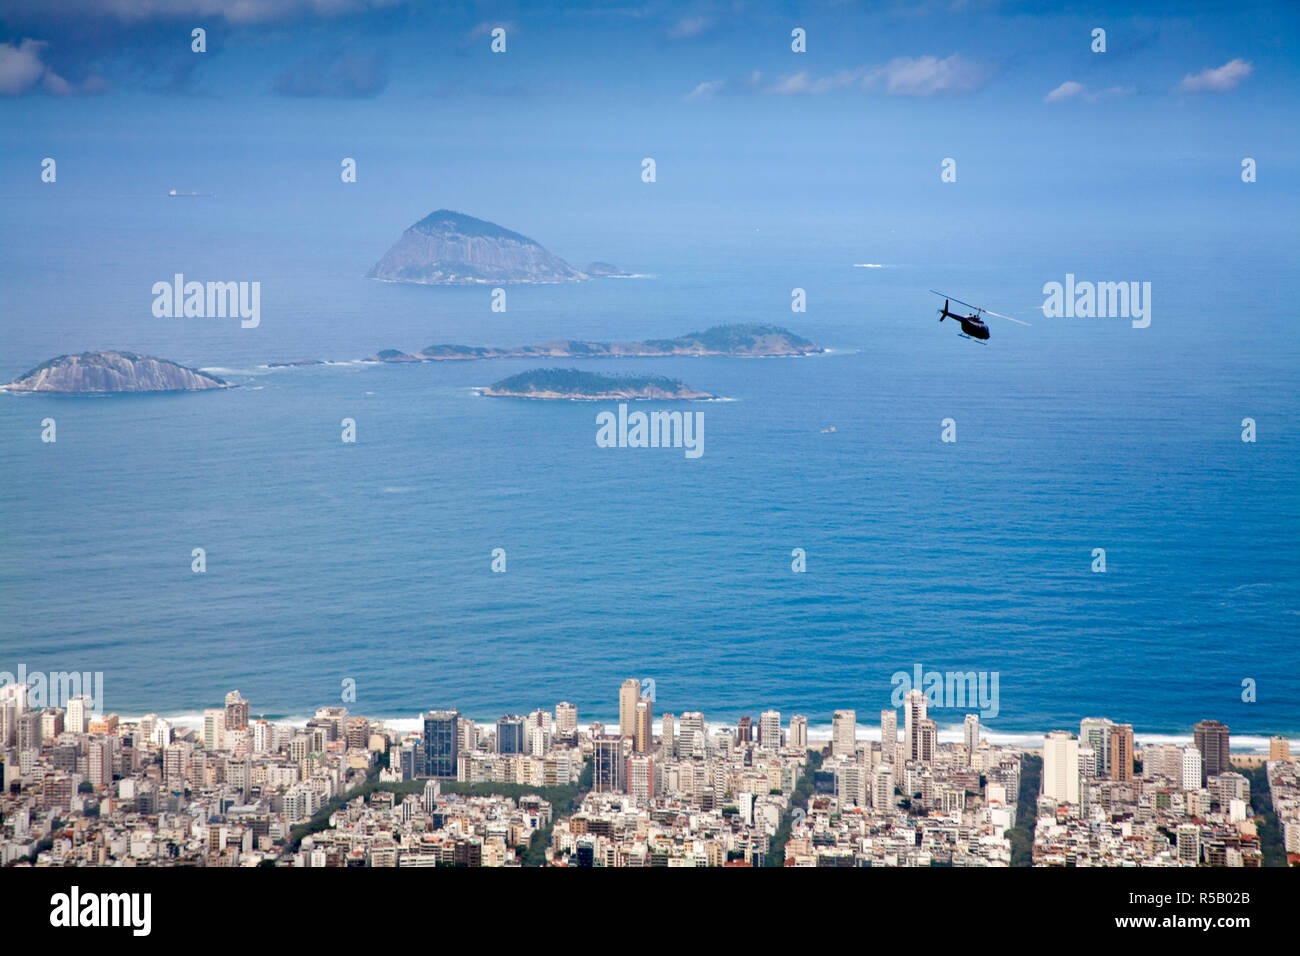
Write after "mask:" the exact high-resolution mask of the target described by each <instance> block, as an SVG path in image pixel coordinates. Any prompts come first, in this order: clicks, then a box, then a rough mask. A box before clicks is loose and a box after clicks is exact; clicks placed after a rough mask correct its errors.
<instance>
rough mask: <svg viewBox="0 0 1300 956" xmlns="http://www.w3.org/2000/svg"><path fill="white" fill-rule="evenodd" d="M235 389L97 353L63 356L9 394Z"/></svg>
mask: <svg viewBox="0 0 1300 956" xmlns="http://www.w3.org/2000/svg"><path fill="white" fill-rule="evenodd" d="M234 387H235V386H234V385H232V384H230V383H229V382H226V381H224V380H223V379H219V378H217V377H216V376H215V375H209V374H207V373H206V372H200V371H199V370H198V369H193V368H188V367H186V366H184V365H177V364H176V363H175V362H169V361H167V360H166V359H160V358H154V357H153V356H151V355H136V354H135V353H134V352H118V351H111V350H105V351H97V352H82V353H81V354H80V355H60V356H58V357H57V358H52V359H50V360H49V361H48V362H46V363H44V364H43V365H38V366H37V367H36V368H34V369H32V370H31V371H30V372H28V373H27V374H25V375H20V376H19V377H18V378H16V379H14V380H13V381H12V382H10V383H9V384H8V385H5V386H0V388H3V389H4V390H5V391H9V392H61V393H74V394H99V393H109V392H194V391H201V390H205V389H211V388H234Z"/></svg>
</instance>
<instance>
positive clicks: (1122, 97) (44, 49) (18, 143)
mask: <svg viewBox="0 0 1300 956" xmlns="http://www.w3.org/2000/svg"><path fill="white" fill-rule="evenodd" d="M1298 25H1300V5H1297V4H1294V3H1275V4H1268V3H1240V2H1238V3H1205V2H1199V3H1198V2H1180V3H1167V4H1165V3H1146V4H1140V5H1131V6H1117V5H1106V4H1078V5H1076V4H1069V3H1066V4H1058V3H994V2H978V0H970V2H965V3H948V2H944V3H925V2H921V3H912V2H900V3H883V4H875V3H873V4H854V3H831V2H827V3H810V4H759V3H672V4H669V3H648V4H637V3H608V4H578V5H554V4H524V3H501V4H493V3H482V4H451V5H441V4H439V5H435V4H419V3H405V2H400V0H371V2H364V0H243V2H238V3H227V4H222V3H217V2H215V0H147V2H128V0H107V2H104V0H48V2H44V3H30V4H28V3H6V4H4V6H3V13H0V121H2V122H3V123H4V127H5V129H6V131H7V132H6V136H5V138H4V142H3V144H0V174H3V176H4V178H5V179H6V180H7V181H9V182H21V183H23V184H24V188H26V187H27V185H28V184H29V180H32V178H33V177H32V176H31V170H32V169H34V166H33V165H32V164H33V163H35V162H39V158H40V157H41V156H45V155H55V156H58V157H59V158H60V160H61V168H60V181H61V182H63V183H65V184H66V185H68V186H69V187H70V188H73V189H75V188H78V187H84V188H93V189H97V190H98V189H103V188H105V187H106V186H107V185H108V184H117V185H118V186H122V185H124V184H129V183H138V184H139V185H140V187H141V188H142V189H146V190H154V189H155V188H159V187H161V186H163V185H170V186H175V187H178V188H182V189H186V188H191V189H196V190H213V191H222V190H224V191H226V192H229V191H231V190H232V189H265V190H271V189H275V190H277V191H279V192H280V194H286V193H289V194H301V197H302V199H303V201H304V202H306V201H308V197H309V196H310V195H311V188H312V184H313V183H317V182H319V184H320V188H327V185H326V184H329V185H332V184H333V183H334V182H337V172H336V170H337V166H338V161H339V158H340V157H342V156H351V157H355V158H356V159H357V160H358V163H359V170H360V177H361V181H362V182H363V183H365V184H367V185H369V186H370V188H371V190H372V192H371V193H370V195H371V196H372V197H373V200H374V202H375V203H376V204H378V205H383V204H384V203H386V202H389V201H391V204H392V205H391V207H390V208H391V210H392V213H391V215H392V216H394V217H398V212H397V210H398V208H399V205H400V204H401V203H403V202H405V203H406V204H407V205H409V207H410V208H409V215H408V214H407V213H406V212H403V213H401V216H400V217H398V218H409V219H411V220H414V219H415V218H418V217H419V215H423V213H424V212H427V211H428V209H426V208H424V207H425V206H428V207H429V208H434V207H436V206H440V205H447V206H452V207H455V208H460V209H463V210H464V211H467V212H471V213H473V214H476V215H482V216H484V217H486V218H498V219H499V220H501V221H503V222H504V224H505V225H508V226H511V227H512V228H519V229H521V230H523V231H525V232H530V231H533V232H535V231H537V230H536V229H535V228H534V224H535V223H538V222H540V221H542V220H546V221H554V220H556V219H561V220H567V221H568V222H570V223H571V224H572V227H573V228H574V229H575V230H576V229H581V228H584V227H592V226H596V225H600V224H609V223H611V222H612V221H617V220H621V219H623V218H625V217H627V216H629V215H632V216H639V217H642V218H643V219H644V221H646V222H647V223H650V224H652V225H649V226H647V227H648V228H654V226H653V224H654V223H658V228H663V229H670V228H672V225H671V224H672V223H675V222H680V221H681V217H682V216H683V215H695V216H697V218H698V220H699V222H700V223H701V224H702V225H704V226H707V225H709V224H711V223H714V222H718V223H722V222H730V221H732V220H733V219H734V220H735V221H736V222H740V221H744V222H749V221H751V220H752V221H754V222H755V223H762V224H771V223H774V222H776V221H783V222H786V223H790V224H793V225H794V226H796V227H797V228H808V229H815V228H818V224H822V223H833V224H837V225H839V226H840V227H842V228H848V227H849V223H851V222H855V221H856V222H862V221H864V220H866V221H869V222H870V223H871V225H872V226H873V227H875V228H884V227H885V226H886V225H888V226H889V228H905V223H904V220H908V221H917V222H920V223H922V224H923V228H924V230H926V231H928V230H932V229H933V228H934V227H935V226H936V225H937V224H939V223H948V224H950V226H951V228H956V229H976V228H984V229H988V228H990V223H993V222H999V223H1003V224H1005V226H1004V228H1007V229H1014V228H1015V227H1016V225H1017V224H1033V223H1037V224H1038V226H1039V227H1040V228H1044V229H1045V228H1048V227H1049V226H1050V225H1051V224H1052V223H1053V222H1056V223H1062V222H1068V223H1070V224H1071V228H1073V229H1081V230H1091V231H1093V232H1094V233H1097V234H1102V233H1104V232H1105V231H1106V230H1111V229H1115V228H1116V225H1117V223H1118V224H1121V225H1120V228H1125V225H1124V224H1127V227H1129V228H1131V227H1132V226H1133V225H1135V224H1138V223H1151V222H1153V221H1155V222H1159V223H1168V224H1169V229H1170V230H1171V231H1173V232H1175V233H1177V232H1179V231H1182V230H1184V229H1185V228H1186V226H1187V223H1188V222H1190V221H1194V220H1198V221H1202V222H1203V221H1204V220H1205V218H1206V217H1207V216H1208V217H1214V218H1218V219H1224V218H1225V217H1231V213H1232V211H1233V210H1235V209H1238V208H1239V206H1240V204H1241V203H1242V201H1243V196H1244V195H1245V194H1243V193H1242V184H1241V182H1240V162H1241V160H1242V158H1244V157H1247V156H1249V157H1252V158H1254V159H1255V160H1256V162H1257V163H1258V167H1259V181H1258V182H1257V183H1255V184H1253V186H1252V187H1251V190H1252V191H1251V192H1250V193H1249V194H1248V198H1247V199H1246V201H1248V202H1251V203H1254V204H1256V206H1255V208H1254V212H1253V214H1252V215H1251V216H1245V217H1237V218H1238V219H1240V220H1241V221H1243V222H1249V224H1250V228H1251V229H1252V230H1260V229H1265V230H1267V229H1270V228H1276V229H1278V230H1285V229H1286V228H1287V226H1286V224H1287V222H1288V220H1290V219H1292V218H1293V217H1294V215H1295V213H1296V209H1297V207H1296V201H1295V200H1296V195H1297V193H1296V186H1295V182H1296V178H1297V174H1298V173H1300V163H1298V162H1297V140H1296V124H1295V116H1296V115H1297V109H1296V107H1297V105H1298V104H1297V72H1298V65H1297V58H1296V56H1295V54H1294V52H1293V51H1294V49H1295V42H1296V40H1297V39H1298V38H1300V30H1297V26H1298ZM495 26H501V27H504V29H505V30H506V41H507V51H506V53H504V54H494V53H492V52H491V50H490V48H489V45H490V41H491V37H490V32H491V30H492V28H493V27H495ZM193 27H203V28H204V29H205V30H206V31H207V52H206V53H203V54H196V53H193V52H191V49H190V31H191V29H192V28H193ZM795 27H800V28H803V29H804V30H806V32H807V52H806V53H795V52H793V51H792V50H791V37H790V33H791V30H792V29H794V28H795ZM1097 27H1100V28H1103V29H1105V30H1106V47H1107V49H1106V52H1105V53H1094V52H1092V50H1091V45H1092V42H1093V41H1092V31H1093V29H1094V28H1097ZM646 156H651V157H654V158H655V159H656V162H657V164H658V177H659V178H658V183H657V184H656V186H655V191H654V192H653V193H650V192H648V191H646V190H645V189H643V188H642V184H641V183H640V181H639V172H640V161H641V159H642V158H643V157H646ZM945 157H953V158H955V159H956V160H957V170H958V183H957V184H955V185H950V186H941V185H940V183H939V172H940V163H941V161H942V160H943V159H944V158H945ZM249 164H252V165H254V166H255V167H256V170H257V171H256V173H251V172H250V170H249V168H248V165H249ZM638 189H639V190H640V192H637V191H636V190H638ZM413 193H414V194H419V195H420V196H421V197H423V196H427V197H428V198H427V199H425V198H420V199H412V198H411V196H412V194H413ZM650 197H653V198H650ZM401 208H405V207H404V206H403V207H401ZM872 217H876V218H872ZM385 228H386V229H387V231H388V232H389V233H391V231H392V229H391V224H389V225H386V226H385ZM918 228H920V227H918ZM547 234H548V235H553V234H554V233H553V231H550V230H548V231H547Z"/></svg>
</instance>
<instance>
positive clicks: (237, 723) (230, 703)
mask: <svg viewBox="0 0 1300 956" xmlns="http://www.w3.org/2000/svg"><path fill="white" fill-rule="evenodd" d="M226 729H227V730H247V729H248V701H246V700H244V698H243V697H242V696H241V695H240V693H239V691H237V690H232V691H231V692H230V693H229V694H227V695H226Z"/></svg>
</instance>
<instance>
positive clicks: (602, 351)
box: [371, 323, 825, 362]
mask: <svg viewBox="0 0 1300 956" xmlns="http://www.w3.org/2000/svg"><path fill="white" fill-rule="evenodd" d="M824 351H825V349H823V348H822V347H821V346H820V345H816V344H815V343H813V342H810V341H809V340H808V339H805V338H803V337H802V336H799V335H795V334H794V333H793V332H791V331H790V330H789V329H783V328H781V327H780V326H779V325H756V324H752V323H750V324H735V325H717V326H714V327H713V328H711V329H708V330H707V331H704V332H691V333H689V334H687V335H679V336H678V337H677V338H675V339H647V340H646V341H643V342H583V341H577V340H574V339H567V340H563V341H558V342H543V343H541V344H540V345H521V346H517V347H513V348H492V347H486V346H480V345H430V346H429V347H428V348H426V349H422V350H421V351H419V352H417V353H415V354H414V355H412V354H409V353H406V352H402V351H400V350H398V349H384V350H383V351H382V352H379V353H378V354H376V355H374V356H372V357H371V360H372V361H377V362H445V361H468V360H471V359H492V358H662V357H665V356H674V355H684V356H701V355H717V356H730V357H734V358H772V357H783V356H799V355H815V354H817V353H820V352H824Z"/></svg>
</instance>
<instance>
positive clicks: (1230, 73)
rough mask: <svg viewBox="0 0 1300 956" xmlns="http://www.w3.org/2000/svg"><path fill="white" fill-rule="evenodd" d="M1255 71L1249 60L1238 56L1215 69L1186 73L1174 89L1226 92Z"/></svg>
mask: <svg viewBox="0 0 1300 956" xmlns="http://www.w3.org/2000/svg"><path fill="white" fill-rule="evenodd" d="M1254 71H1255V68H1254V67H1253V66H1251V64H1250V61H1249V60H1243V59H1241V58H1240V57H1238V58H1237V59H1235V60H1229V61H1228V62H1227V63H1225V64H1223V66H1220V67H1217V68H1215V69H1206V70H1202V71H1201V72H1200V73H1196V74H1191V73H1188V74H1187V75H1186V76H1185V77H1183V81H1182V82H1181V83H1179V84H1178V86H1177V87H1176V90H1177V91H1178V92H1180V93H1226V92H1227V91H1228V90H1233V89H1236V88H1237V84H1239V83H1240V82H1241V81H1242V80H1244V79H1245V78H1246V77H1248V76H1250V74H1251V73H1253V72H1254Z"/></svg>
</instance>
